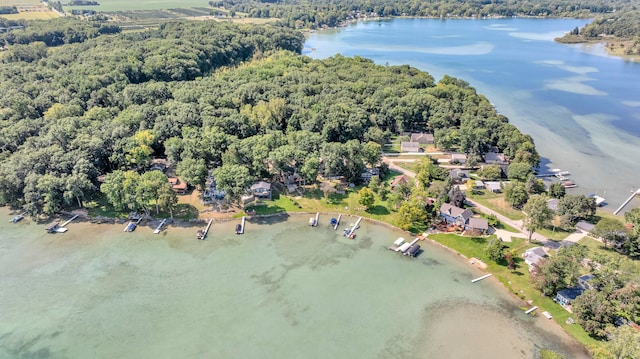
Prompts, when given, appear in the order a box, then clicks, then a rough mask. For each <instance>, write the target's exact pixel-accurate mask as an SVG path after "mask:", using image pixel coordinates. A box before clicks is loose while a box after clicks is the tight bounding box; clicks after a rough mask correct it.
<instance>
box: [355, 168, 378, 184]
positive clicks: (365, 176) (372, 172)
mask: <svg viewBox="0 0 640 359" xmlns="http://www.w3.org/2000/svg"><path fill="white" fill-rule="evenodd" d="M378 176H380V169H379V168H365V169H364V171H362V173H361V174H360V179H361V180H362V182H365V183H369V181H370V180H371V178H373V177H378Z"/></svg>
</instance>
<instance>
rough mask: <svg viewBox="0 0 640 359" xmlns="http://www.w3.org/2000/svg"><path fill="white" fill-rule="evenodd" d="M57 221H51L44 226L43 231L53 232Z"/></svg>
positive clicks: (56, 227) (56, 226)
mask: <svg viewBox="0 0 640 359" xmlns="http://www.w3.org/2000/svg"><path fill="white" fill-rule="evenodd" d="M58 224H59V223H58V222H53V223H51V224H49V225H48V226H47V227H45V231H47V232H49V233H55V232H56V229H58Z"/></svg>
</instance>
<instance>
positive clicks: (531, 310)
mask: <svg viewBox="0 0 640 359" xmlns="http://www.w3.org/2000/svg"><path fill="white" fill-rule="evenodd" d="M536 309H538V307H537V306H533V307H531V308H530V309H528V310H527V311H526V312H524V314H529V313H531V312H533V311H534V310H536Z"/></svg>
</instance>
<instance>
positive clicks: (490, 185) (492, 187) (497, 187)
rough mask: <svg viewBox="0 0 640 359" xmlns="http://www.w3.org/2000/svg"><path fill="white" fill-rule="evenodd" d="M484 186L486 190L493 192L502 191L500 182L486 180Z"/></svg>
mask: <svg viewBox="0 0 640 359" xmlns="http://www.w3.org/2000/svg"><path fill="white" fill-rule="evenodd" d="M484 188H486V189H487V190H489V191H491V192H493V193H500V192H502V182H497V181H486V182H485V183H484Z"/></svg>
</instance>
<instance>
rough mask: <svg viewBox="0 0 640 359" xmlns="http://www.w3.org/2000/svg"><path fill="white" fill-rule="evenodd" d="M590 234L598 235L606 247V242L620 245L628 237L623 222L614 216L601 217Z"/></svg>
mask: <svg viewBox="0 0 640 359" xmlns="http://www.w3.org/2000/svg"><path fill="white" fill-rule="evenodd" d="M591 234H592V235H594V236H596V237H599V238H600V239H601V240H602V244H603V245H604V247H605V248H606V247H607V245H608V244H618V245H622V244H623V243H624V242H626V241H627V239H628V238H629V233H628V232H627V230H626V228H625V227H624V223H622V222H620V221H619V220H617V219H614V218H607V217H603V218H601V219H600V220H599V221H598V223H596V226H595V227H594V229H593V230H592V231H591Z"/></svg>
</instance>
